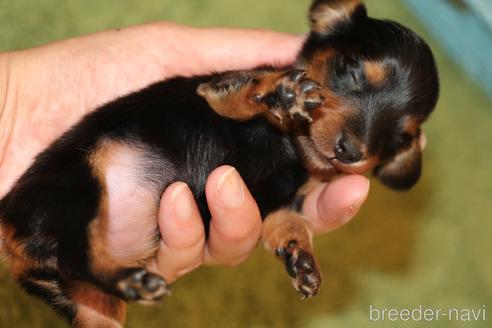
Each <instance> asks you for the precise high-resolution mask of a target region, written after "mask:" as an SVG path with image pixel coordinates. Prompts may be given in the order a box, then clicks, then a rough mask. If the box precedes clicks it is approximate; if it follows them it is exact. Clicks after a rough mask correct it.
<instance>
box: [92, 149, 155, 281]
mask: <svg viewBox="0 0 492 328" xmlns="http://www.w3.org/2000/svg"><path fill="white" fill-rule="evenodd" d="M121 146H123V147H125V146H124V145H122V144H121V143H119V142H116V141H113V140H108V139H106V140H103V141H101V142H100V143H99V144H98V146H97V148H96V150H95V151H93V152H92V153H91V155H90V156H89V158H88V160H89V164H90V166H91V168H92V170H93V172H94V175H95V176H96V177H98V179H99V182H100V184H101V186H102V195H101V200H100V204H99V215H98V217H97V218H95V219H94V220H92V222H91V223H90V224H89V228H88V235H89V240H90V242H89V247H90V253H91V254H92V256H91V263H90V265H91V268H92V270H93V271H94V272H96V273H100V274H102V275H105V274H107V275H111V274H112V273H114V272H115V271H116V270H117V269H119V268H121V267H131V266H137V265H140V264H141V263H139V261H142V260H144V259H147V258H150V257H151V256H153V255H154V254H155V251H156V249H155V248H152V247H148V248H146V249H145V254H141V253H139V254H134V256H128V257H127V258H125V259H123V258H118V259H116V258H115V256H114V255H113V254H110V253H109V251H108V246H109V236H108V235H107V232H108V231H109V195H108V186H107V185H106V175H107V168H108V164H109V163H110V161H111V158H112V156H113V155H114V153H115V152H117V151H118V150H120V149H121Z"/></svg>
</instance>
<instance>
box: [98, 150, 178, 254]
mask: <svg viewBox="0 0 492 328" xmlns="http://www.w3.org/2000/svg"><path fill="white" fill-rule="evenodd" d="M96 152H97V153H98V156H99V158H100V159H99V165H100V167H99V168H98V170H99V174H100V178H101V180H102V183H103V188H104V189H105V199H103V202H102V204H101V207H103V208H104V207H105V210H106V213H107V215H106V219H107V220H108V221H107V224H106V227H107V229H108V230H107V231H108V233H107V235H106V236H107V239H106V242H107V247H108V250H109V252H110V253H111V254H112V255H113V256H114V257H116V258H117V259H120V260H123V261H127V260H129V261H131V260H132V259H142V258H144V257H146V256H149V255H151V254H149V251H150V250H152V249H155V246H156V245H155V242H154V241H155V240H156V239H155V238H154V237H155V236H156V234H157V232H158V225H157V214H158V207H159V200H160V196H161V193H162V190H163V189H164V188H165V187H166V186H167V185H168V184H169V183H170V182H171V181H172V180H174V179H175V176H176V170H174V168H173V166H172V165H170V164H169V163H168V162H167V161H166V160H165V159H164V158H163V156H159V155H158V154H156V153H155V152H153V151H152V150H151V149H150V148H149V147H148V146H146V145H144V144H139V143H124V142H120V141H112V140H110V141H103V142H102V143H100V146H99V148H98V150H97V151H96Z"/></svg>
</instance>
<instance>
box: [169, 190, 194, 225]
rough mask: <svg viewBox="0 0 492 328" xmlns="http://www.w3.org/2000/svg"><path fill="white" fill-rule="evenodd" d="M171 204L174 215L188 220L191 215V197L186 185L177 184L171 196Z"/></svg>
mask: <svg viewBox="0 0 492 328" xmlns="http://www.w3.org/2000/svg"><path fill="white" fill-rule="evenodd" d="M171 203H172V206H173V209H174V213H175V214H176V216H177V217H179V218H180V219H189V218H190V217H191V214H192V213H193V195H192V194H191V190H190V188H188V185H187V184H186V183H183V182H179V185H178V186H177V187H176V188H175V189H174V190H173V192H172V194H171Z"/></svg>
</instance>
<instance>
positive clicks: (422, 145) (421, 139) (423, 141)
mask: <svg viewBox="0 0 492 328" xmlns="http://www.w3.org/2000/svg"><path fill="white" fill-rule="evenodd" d="M419 145H420V150H422V151H423V150H424V149H425V146H427V137H426V136H425V133H424V132H423V131H422V132H420V136H419Z"/></svg>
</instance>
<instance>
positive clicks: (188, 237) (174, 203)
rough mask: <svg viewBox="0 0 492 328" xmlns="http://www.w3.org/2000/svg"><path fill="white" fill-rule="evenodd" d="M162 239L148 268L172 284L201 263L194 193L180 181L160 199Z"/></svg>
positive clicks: (202, 240) (200, 226)
mask: <svg viewBox="0 0 492 328" xmlns="http://www.w3.org/2000/svg"><path fill="white" fill-rule="evenodd" d="M159 229H160V232H161V236H162V240H161V242H160V246H159V249H158V251H157V256H156V258H155V259H154V260H152V262H151V263H150V264H149V269H150V270H151V271H154V272H156V273H159V274H161V275H162V276H163V277H164V278H165V279H166V281H167V282H172V281H174V280H176V279H177V278H178V277H180V276H182V275H183V274H185V273H187V272H189V271H191V270H193V269H195V268H196V267H197V266H199V265H200V264H201V263H202V259H203V252H204V248H205V230H204V227H203V222H202V219H201V217H200V212H199V211H198V208H197V206H196V203H195V200H194V198H193V194H192V193H191V191H190V189H189V188H188V186H187V185H186V184H185V183H183V182H176V183H173V184H172V185H170V186H169V187H168V188H167V189H166V190H165V192H164V194H163V195H162V198H161V203H160V208H159Z"/></svg>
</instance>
